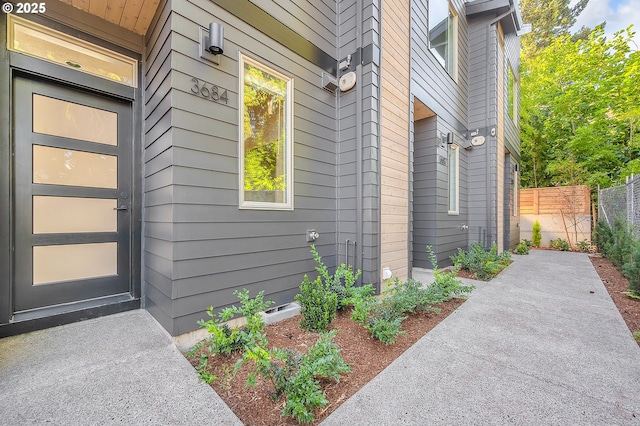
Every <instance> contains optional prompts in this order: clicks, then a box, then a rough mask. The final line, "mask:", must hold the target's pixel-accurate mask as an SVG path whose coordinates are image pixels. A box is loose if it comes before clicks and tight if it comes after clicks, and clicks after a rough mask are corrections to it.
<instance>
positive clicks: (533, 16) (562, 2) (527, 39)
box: [520, 0, 589, 58]
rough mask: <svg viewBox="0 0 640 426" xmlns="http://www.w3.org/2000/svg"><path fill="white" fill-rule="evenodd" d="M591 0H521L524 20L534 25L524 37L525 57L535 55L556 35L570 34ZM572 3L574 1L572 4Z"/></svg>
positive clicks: (523, 49) (523, 51) (523, 50)
mask: <svg viewBox="0 0 640 426" xmlns="http://www.w3.org/2000/svg"><path fill="white" fill-rule="evenodd" d="M588 2H589V0H580V1H578V2H572V1H570V0H521V1H520V10H521V12H522V18H523V22H527V23H530V24H532V25H533V31H532V32H531V33H529V34H526V35H525V36H523V37H522V53H523V56H524V57H525V58H529V57H535V55H536V54H537V53H538V52H539V51H540V50H542V49H544V48H545V47H546V46H548V45H549V44H550V43H551V42H552V41H553V40H554V39H555V38H556V37H558V36H560V35H563V34H569V30H570V29H571V27H572V26H573V24H575V22H576V19H577V17H578V15H580V13H581V12H582V10H583V9H584V8H585V7H586V5H587V3H588ZM571 3H574V4H573V5H571Z"/></svg>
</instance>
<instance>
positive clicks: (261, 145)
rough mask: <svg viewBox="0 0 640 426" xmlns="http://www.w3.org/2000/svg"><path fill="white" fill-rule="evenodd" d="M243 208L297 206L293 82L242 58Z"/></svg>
mask: <svg viewBox="0 0 640 426" xmlns="http://www.w3.org/2000/svg"><path fill="white" fill-rule="evenodd" d="M240 101H241V103H242V104H241V106H240V114H241V117H240V207H241V208H253V209H274V210H277V209H284V210H290V209H292V208H293V184H292V182H293V180H292V170H293V168H292V162H293V147H292V142H291V141H292V136H293V79H292V78H290V77H287V76H285V75H283V74H280V73H279V72H277V71H274V70H272V69H271V68H268V67H266V66H265V65H262V64H260V63H259V62H257V61H254V60H253V59H250V58H248V57H246V56H243V55H241V56H240Z"/></svg>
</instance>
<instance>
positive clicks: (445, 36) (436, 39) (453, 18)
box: [429, 0, 458, 80]
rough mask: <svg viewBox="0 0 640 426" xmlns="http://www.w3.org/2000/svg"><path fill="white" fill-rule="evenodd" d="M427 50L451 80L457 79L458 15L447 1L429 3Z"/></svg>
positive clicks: (436, 0)
mask: <svg viewBox="0 0 640 426" xmlns="http://www.w3.org/2000/svg"><path fill="white" fill-rule="evenodd" d="M429 49H430V50H431V52H432V53H433V55H434V56H435V57H436V59H437V60H438V62H439V63H440V65H442V66H443V67H444V69H445V70H447V72H448V73H449V75H450V76H451V77H453V79H454V80H455V79H457V78H458V70H457V69H458V58H457V56H458V15H457V14H456V12H455V10H454V9H453V7H451V5H450V4H449V2H448V1H444V0H430V1H429Z"/></svg>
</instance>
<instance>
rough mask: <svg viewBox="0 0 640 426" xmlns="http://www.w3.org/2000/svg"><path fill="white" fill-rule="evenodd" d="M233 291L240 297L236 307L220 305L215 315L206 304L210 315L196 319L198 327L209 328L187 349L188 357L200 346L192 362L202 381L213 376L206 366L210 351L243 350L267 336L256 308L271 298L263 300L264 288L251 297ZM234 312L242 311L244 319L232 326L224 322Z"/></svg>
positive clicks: (243, 292) (214, 377)
mask: <svg viewBox="0 0 640 426" xmlns="http://www.w3.org/2000/svg"><path fill="white" fill-rule="evenodd" d="M233 294H235V295H236V296H238V298H239V299H240V307H236V306H235V305H234V306H231V307H230V308H225V309H223V310H222V311H221V312H220V313H219V314H218V315H215V314H214V313H213V308H212V307H211V306H210V307H209V308H208V309H207V315H209V317H211V318H210V319H209V320H207V321H204V320H200V321H198V325H199V326H200V327H201V328H205V329H206V330H207V331H208V332H209V334H210V335H209V337H207V338H206V339H205V340H204V341H202V342H200V343H198V344H196V345H195V346H194V347H193V348H192V349H191V350H190V351H189V352H187V354H186V355H187V357H188V358H193V357H195V355H196V352H198V351H199V350H201V349H204V350H203V351H202V352H201V353H200V359H199V360H198V365H197V366H196V371H197V372H198V377H199V378H200V380H203V381H205V382H206V383H211V382H213V381H214V380H216V379H217V377H216V376H215V375H213V374H211V373H210V372H209V371H208V369H207V367H208V364H209V358H210V356H211V355H216V354H222V355H227V356H228V355H230V354H231V353H233V352H237V351H244V350H246V349H247V348H249V347H251V346H254V345H256V344H266V341H267V336H266V334H265V333H264V326H265V323H264V320H263V319H262V315H260V314H259V312H261V311H264V310H266V309H267V308H268V307H269V306H270V305H271V304H272V303H273V302H272V301H270V300H269V301H265V300H264V291H261V292H260V293H258V295H257V296H256V297H255V298H253V299H251V298H249V291H248V290H246V289H243V290H242V291H237V290H236V291H234V292H233ZM235 315H242V316H244V317H245V319H246V324H245V326H244V327H235V328H234V329H233V330H232V329H231V328H230V327H229V326H228V325H227V324H224V322H226V321H229V320H230V319H231V318H233V317H234V316H235Z"/></svg>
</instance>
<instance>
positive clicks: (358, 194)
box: [353, 0, 364, 270]
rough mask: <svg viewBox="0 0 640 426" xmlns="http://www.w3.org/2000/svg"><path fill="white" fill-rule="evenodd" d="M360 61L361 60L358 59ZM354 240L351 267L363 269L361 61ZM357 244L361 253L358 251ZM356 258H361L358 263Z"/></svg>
mask: <svg viewBox="0 0 640 426" xmlns="http://www.w3.org/2000/svg"><path fill="white" fill-rule="evenodd" d="M356 37H358V43H357V47H362V0H357V2H356ZM360 62H362V61H360ZM356 75H357V79H356V81H357V82H358V84H356V241H355V244H354V247H353V269H354V270H357V269H358V268H360V269H363V266H364V244H363V242H362V225H363V224H362V219H363V218H362V210H363V209H362V63H360V64H357V65H356ZM358 244H360V246H361V247H362V249H361V250H362V254H361V253H358V251H357V250H358ZM358 259H361V262H360V265H358Z"/></svg>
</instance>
